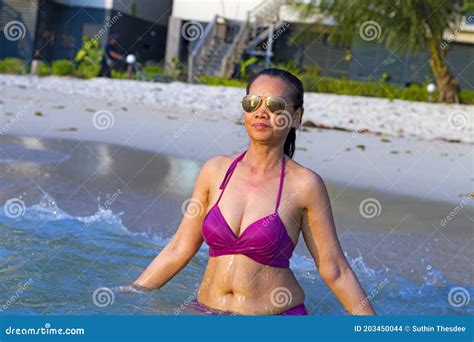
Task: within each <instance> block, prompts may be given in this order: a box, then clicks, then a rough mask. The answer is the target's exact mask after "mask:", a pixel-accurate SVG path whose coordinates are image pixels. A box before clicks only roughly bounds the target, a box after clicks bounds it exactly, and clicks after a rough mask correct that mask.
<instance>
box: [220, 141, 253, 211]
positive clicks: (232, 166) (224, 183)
mask: <svg viewBox="0 0 474 342" xmlns="http://www.w3.org/2000/svg"><path fill="white" fill-rule="evenodd" d="M246 152H247V150H245V151H244V152H243V153H241V154H240V155H239V156H237V157H236V158H235V159H234V160H233V161H232V163H231V164H230V166H229V168H228V169H227V172H226V174H225V176H224V180H223V181H222V183H221V185H220V186H219V189H222V191H221V194H220V195H219V198H218V199H217V202H216V204H217V203H219V201H220V200H221V197H222V194H223V193H224V190H225V187H226V186H227V184H228V183H229V180H230V177H231V176H232V174H233V173H234V170H235V168H236V167H237V163H238V162H239V161H240V160H241V159H242V158H243V157H244V155H245V153H246Z"/></svg>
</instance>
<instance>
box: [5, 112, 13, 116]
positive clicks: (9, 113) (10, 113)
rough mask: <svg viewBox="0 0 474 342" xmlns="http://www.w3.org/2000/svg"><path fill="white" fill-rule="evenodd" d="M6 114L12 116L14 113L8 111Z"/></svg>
mask: <svg viewBox="0 0 474 342" xmlns="http://www.w3.org/2000/svg"><path fill="white" fill-rule="evenodd" d="M5 115H6V116H10V115H13V113H12V112H6V113H5Z"/></svg>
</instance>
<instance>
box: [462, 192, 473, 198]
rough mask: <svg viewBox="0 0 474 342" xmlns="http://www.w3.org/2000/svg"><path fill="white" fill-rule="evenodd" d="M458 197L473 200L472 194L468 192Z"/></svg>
mask: <svg viewBox="0 0 474 342" xmlns="http://www.w3.org/2000/svg"><path fill="white" fill-rule="evenodd" d="M459 196H460V197H467V198H474V192H468V193H467V194H460V195H459Z"/></svg>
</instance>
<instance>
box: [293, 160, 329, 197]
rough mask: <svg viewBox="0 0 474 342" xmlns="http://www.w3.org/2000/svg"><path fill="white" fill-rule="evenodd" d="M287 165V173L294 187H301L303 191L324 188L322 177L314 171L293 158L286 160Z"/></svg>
mask: <svg viewBox="0 0 474 342" xmlns="http://www.w3.org/2000/svg"><path fill="white" fill-rule="evenodd" d="M287 166H288V167H287V169H288V173H287V175H288V174H289V175H290V177H291V179H292V182H293V186H294V187H295V188H298V189H302V191H303V192H308V191H309V192H314V191H320V190H322V189H323V188H325V185H324V180H323V178H322V177H321V176H320V175H319V173H317V172H316V171H314V170H312V169H310V168H309V167H306V166H303V165H301V164H300V163H298V162H296V161H294V160H293V159H291V160H289V162H287Z"/></svg>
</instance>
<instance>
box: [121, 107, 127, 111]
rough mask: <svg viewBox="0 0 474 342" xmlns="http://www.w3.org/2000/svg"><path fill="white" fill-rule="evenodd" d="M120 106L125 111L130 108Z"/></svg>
mask: <svg viewBox="0 0 474 342" xmlns="http://www.w3.org/2000/svg"><path fill="white" fill-rule="evenodd" d="M120 108H122V110H123V111H124V112H126V111H127V110H128V108H127V107H120Z"/></svg>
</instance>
